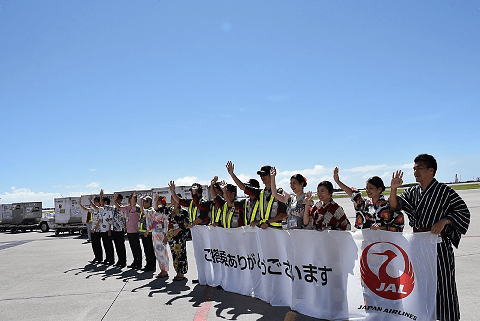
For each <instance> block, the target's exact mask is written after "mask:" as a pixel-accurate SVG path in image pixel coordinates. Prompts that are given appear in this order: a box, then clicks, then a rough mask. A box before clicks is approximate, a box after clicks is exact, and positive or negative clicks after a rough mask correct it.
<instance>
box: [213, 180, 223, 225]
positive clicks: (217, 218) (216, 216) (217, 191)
mask: <svg viewBox="0 0 480 321" xmlns="http://www.w3.org/2000/svg"><path fill="white" fill-rule="evenodd" d="M215 177H217V176H215ZM217 180H218V177H217ZM217 180H215V181H213V180H212V181H211V182H210V192H211V194H212V197H213V198H214V199H215V197H217V195H219V196H220V197H223V191H222V189H221V188H220V185H219V183H218V182H217ZM222 211H223V208H222V206H218V205H217V204H216V203H215V201H213V202H211V210H210V213H211V217H210V224H211V225H212V226H221V218H222Z"/></svg>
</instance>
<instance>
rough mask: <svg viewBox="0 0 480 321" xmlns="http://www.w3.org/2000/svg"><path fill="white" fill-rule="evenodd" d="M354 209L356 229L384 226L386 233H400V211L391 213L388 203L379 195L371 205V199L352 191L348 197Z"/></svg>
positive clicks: (401, 225)
mask: <svg viewBox="0 0 480 321" xmlns="http://www.w3.org/2000/svg"><path fill="white" fill-rule="evenodd" d="M350 199H351V201H352V202H353V207H354V208H355V216H356V218H355V227H356V228H358V229H364V228H370V227H371V226H372V225H373V224H375V223H376V224H377V225H378V226H385V227H386V228H387V231H391V232H402V231H403V226H404V223H405V222H404V219H403V214H402V212H400V211H391V210H390V206H389V204H388V201H387V200H385V197H383V195H380V198H379V199H378V201H377V202H376V203H375V204H373V201H372V199H371V198H368V197H365V198H363V197H362V192H360V191H359V190H356V189H353V190H352V196H351V197H350Z"/></svg>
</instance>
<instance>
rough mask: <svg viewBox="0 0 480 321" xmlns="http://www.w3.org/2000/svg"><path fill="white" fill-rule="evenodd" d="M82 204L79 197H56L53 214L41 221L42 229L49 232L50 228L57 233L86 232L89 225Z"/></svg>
mask: <svg viewBox="0 0 480 321" xmlns="http://www.w3.org/2000/svg"><path fill="white" fill-rule="evenodd" d="M84 222H85V219H84V218H83V213H82V209H81V207H80V205H79V204H78V197H62V198H55V211H54V214H53V218H52V215H51V214H50V215H48V217H47V216H45V217H44V218H42V221H41V222H40V230H41V231H42V232H47V231H49V230H50V229H52V230H55V235H58V234H60V232H68V233H70V234H73V233H74V232H77V231H78V232H80V234H82V235H83V234H85V233H86V232H87V226H86V225H85V223H84Z"/></svg>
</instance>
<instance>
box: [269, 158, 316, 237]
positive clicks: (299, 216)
mask: <svg viewBox="0 0 480 321" xmlns="http://www.w3.org/2000/svg"><path fill="white" fill-rule="evenodd" d="M276 176H277V169H276V168H275V167H272V169H271V170H270V178H271V188H272V194H273V196H274V197H275V198H276V199H277V200H279V201H280V202H282V203H285V205H286V207H287V215H288V217H287V229H289V230H290V229H301V228H303V216H304V213H305V192H304V188H305V186H307V179H306V178H305V177H303V175H302V174H295V175H293V176H292V177H290V188H291V189H292V191H293V194H292V195H290V194H289V193H287V192H285V191H283V193H282V194H279V193H277V187H276V186H277V185H276V182H275V177H276Z"/></svg>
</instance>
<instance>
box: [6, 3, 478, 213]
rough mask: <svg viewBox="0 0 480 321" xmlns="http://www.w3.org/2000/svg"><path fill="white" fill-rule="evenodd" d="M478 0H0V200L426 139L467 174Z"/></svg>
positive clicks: (444, 169)
mask: <svg viewBox="0 0 480 321" xmlns="http://www.w3.org/2000/svg"><path fill="white" fill-rule="evenodd" d="M479 35H480V3H479V2H478V1H461V2H453V1H330V0H329V1H326V0H324V1H322V0H319V1H313V0H311V1H310V0H305V1H282V0H276V1H273V0H270V1H268V0H261V1H258V0H255V1H250V0H242V1H226V0H222V1H214V0H212V1H210V0H206V1H198V0H195V1H183V0H178V1H171V0H170V1H169V0H160V1H153V0H150V1H141V2H138V1H118V0H115V1H108V0H103V1H78V0H72V1H58V0H57V1H48V0H46V1H22V0H16V1H5V0H0V109H1V113H0V115H1V118H0V119H1V121H0V123H1V125H0V135H1V136H0V141H1V145H0V146H1V147H0V148H1V155H2V156H1V158H0V159H1V161H0V197H1V200H0V203H11V202H17V201H43V202H44V206H52V205H53V198H54V197H59V196H60V194H61V195H63V196H67V195H68V196H77V195H78V196H79V195H83V194H89V193H95V192H98V191H99V189H100V188H104V189H105V190H106V191H108V192H113V191H120V190H132V189H136V188H138V189H140V188H151V187H163V186H166V185H167V183H168V181H169V180H172V179H173V180H176V181H177V185H179V184H190V183H192V182H193V181H199V182H201V183H208V182H209V181H210V180H211V178H212V177H213V176H214V175H218V176H219V177H220V178H224V179H227V178H228V174H227V172H226V170H225V164H226V162H227V161H228V160H232V161H233V162H234V163H235V169H236V170H235V171H236V173H237V174H238V175H239V176H240V177H241V178H242V179H246V178H249V177H256V176H257V175H256V171H257V170H258V169H259V168H260V167H261V166H262V165H265V164H270V165H274V166H276V167H277V169H278V170H279V172H280V175H279V180H280V184H279V185H280V186H283V187H285V188H287V190H289V188H288V178H289V177H290V175H292V174H293V173H297V172H300V173H303V174H305V176H306V177H307V179H308V183H309V185H308V188H307V189H312V190H315V187H316V184H317V183H318V182H319V181H321V180H324V179H329V180H332V171H333V168H334V167H335V166H338V167H340V177H341V179H342V180H343V181H344V182H345V183H347V184H348V185H350V186H356V187H364V184H365V180H366V178H368V177H369V176H372V175H379V176H382V177H383V178H384V180H385V182H386V185H389V181H390V177H391V172H392V171H393V170H395V169H403V170H404V171H405V179H404V181H405V182H412V181H413V180H414V179H413V174H412V171H411V167H412V163H413V158H414V157H415V156H416V155H417V154H419V153H430V154H433V155H434V156H435V157H436V158H437V161H438V163H439V170H438V172H437V178H438V179H439V180H440V181H447V182H450V181H453V180H454V178H455V174H456V173H457V174H459V175H461V177H462V180H467V179H473V178H474V177H478V176H480V170H479V169H480V166H479V165H480V151H479V141H480V140H479V138H480V130H479V129H478V128H479V119H480V117H479V115H480V112H479V107H480V90H479V88H480V59H479V57H480V38H479Z"/></svg>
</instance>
